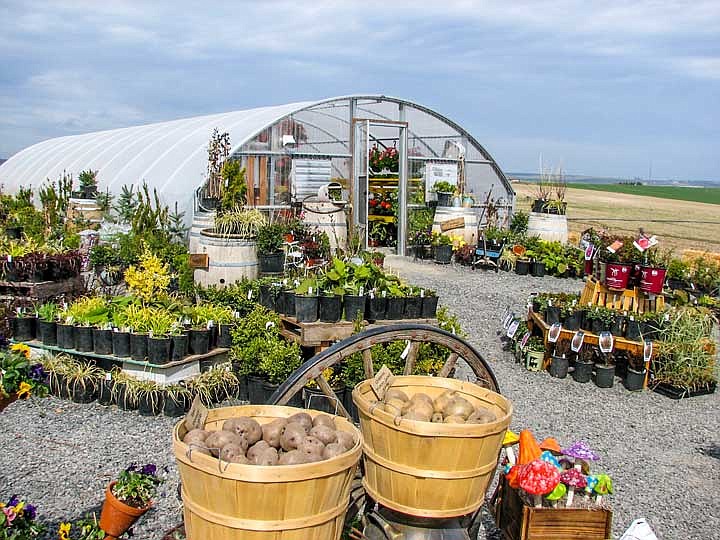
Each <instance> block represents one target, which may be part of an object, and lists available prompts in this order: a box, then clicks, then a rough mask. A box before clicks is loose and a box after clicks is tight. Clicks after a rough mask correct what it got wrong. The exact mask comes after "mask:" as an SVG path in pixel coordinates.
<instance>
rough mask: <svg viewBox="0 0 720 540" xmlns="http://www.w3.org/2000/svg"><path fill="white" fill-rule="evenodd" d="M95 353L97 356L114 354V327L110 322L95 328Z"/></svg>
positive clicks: (93, 332)
mask: <svg viewBox="0 0 720 540" xmlns="http://www.w3.org/2000/svg"><path fill="white" fill-rule="evenodd" d="M92 334H93V351H94V352H95V354H102V355H109V354H112V352H113V348H112V326H111V324H110V323H109V322H105V323H102V324H101V325H98V326H95V327H93V330H92Z"/></svg>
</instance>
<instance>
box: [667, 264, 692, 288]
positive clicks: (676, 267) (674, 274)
mask: <svg viewBox="0 0 720 540" xmlns="http://www.w3.org/2000/svg"><path fill="white" fill-rule="evenodd" d="M689 276H690V267H689V265H688V264H687V263H686V262H685V261H683V260H682V259H679V258H675V257H673V258H671V259H670V262H669V264H668V267H667V284H668V288H670V289H671V290H673V291H674V290H678V289H680V290H682V289H685V288H687V286H688V278H689Z"/></svg>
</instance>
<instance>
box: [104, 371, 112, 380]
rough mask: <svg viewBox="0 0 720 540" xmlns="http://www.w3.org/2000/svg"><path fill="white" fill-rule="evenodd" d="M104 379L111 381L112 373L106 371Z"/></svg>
mask: <svg viewBox="0 0 720 540" xmlns="http://www.w3.org/2000/svg"><path fill="white" fill-rule="evenodd" d="M105 380H106V381H111V380H112V373H110V372H109V371H108V372H107V373H106V374H105Z"/></svg>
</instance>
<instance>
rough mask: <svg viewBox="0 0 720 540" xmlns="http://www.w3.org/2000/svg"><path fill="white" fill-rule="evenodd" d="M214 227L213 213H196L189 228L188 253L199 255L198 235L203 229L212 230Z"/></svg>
mask: <svg viewBox="0 0 720 540" xmlns="http://www.w3.org/2000/svg"><path fill="white" fill-rule="evenodd" d="M214 226H215V212H197V213H196V214H195V215H194V216H193V220H192V225H191V226H190V235H189V237H190V242H189V246H188V251H189V252H190V253H199V251H198V248H199V246H200V233H201V231H202V230H203V229H212V228H213V227H214Z"/></svg>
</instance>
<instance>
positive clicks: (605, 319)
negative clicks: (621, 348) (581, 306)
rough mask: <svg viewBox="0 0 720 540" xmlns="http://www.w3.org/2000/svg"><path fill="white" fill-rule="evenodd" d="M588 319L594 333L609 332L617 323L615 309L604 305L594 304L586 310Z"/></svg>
mask: <svg viewBox="0 0 720 540" xmlns="http://www.w3.org/2000/svg"><path fill="white" fill-rule="evenodd" d="M585 319H586V321H589V322H590V331H591V332H592V333H593V334H600V332H609V331H610V329H611V328H612V326H613V324H614V323H615V311H613V310H612V309H609V308H606V307H603V306H594V307H592V308H590V309H588V310H587V311H586V312H585Z"/></svg>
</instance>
